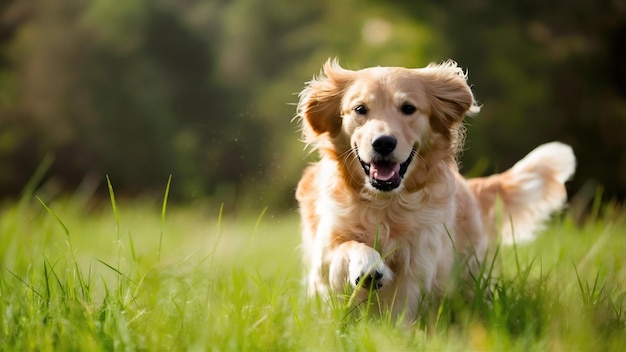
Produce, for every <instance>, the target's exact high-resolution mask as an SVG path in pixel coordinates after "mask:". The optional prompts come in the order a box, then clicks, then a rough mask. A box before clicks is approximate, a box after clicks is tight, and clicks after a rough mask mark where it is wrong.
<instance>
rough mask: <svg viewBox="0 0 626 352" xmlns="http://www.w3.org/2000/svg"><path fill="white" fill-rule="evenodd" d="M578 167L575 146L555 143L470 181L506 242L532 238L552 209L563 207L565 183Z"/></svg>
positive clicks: (486, 214)
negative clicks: (493, 172)
mask: <svg viewBox="0 0 626 352" xmlns="http://www.w3.org/2000/svg"><path fill="white" fill-rule="evenodd" d="M575 168H576V157H575V156H574V152H573V151H572V148H571V147H570V146H568V145H565V144H563V143H559V142H552V143H547V144H543V145H541V146H539V147H537V148H536V149H535V150H533V151H532V152H530V153H529V154H528V155H527V156H526V157H524V158H523V159H522V160H520V161H518V162H517V163H516V164H515V165H514V166H513V167H512V168H510V169H509V170H507V171H505V172H503V173H501V174H496V175H492V176H489V177H480V178H474V179H471V180H469V184H470V187H471V189H472V191H473V192H474V194H475V195H476V198H477V199H478V202H479V204H480V207H481V211H482V217H483V222H484V223H485V225H486V228H487V230H488V231H490V232H491V233H492V234H494V235H496V234H498V233H500V234H501V235H502V242H503V243H512V242H513V241H515V242H518V243H519V242H523V241H529V240H532V239H533V238H534V236H535V234H536V232H538V231H539V230H541V229H542V227H543V223H544V222H545V221H546V220H547V219H548V218H549V217H550V215H551V214H552V212H554V211H556V210H559V209H561V208H562V207H563V205H564V203H565V201H566V199H567V192H566V190H565V185H564V183H565V181H567V180H568V179H569V178H570V177H572V175H573V174H574V169H575Z"/></svg>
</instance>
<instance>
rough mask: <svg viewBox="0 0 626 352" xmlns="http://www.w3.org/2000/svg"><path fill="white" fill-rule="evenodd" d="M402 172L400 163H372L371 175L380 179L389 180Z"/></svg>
mask: <svg viewBox="0 0 626 352" xmlns="http://www.w3.org/2000/svg"><path fill="white" fill-rule="evenodd" d="M399 173H400V164H398V163H396V164H391V163H372V164H371V165H370V177H371V178H373V179H376V180H380V181H389V180H390V179H391V178H393V176H394V175H397V174H399Z"/></svg>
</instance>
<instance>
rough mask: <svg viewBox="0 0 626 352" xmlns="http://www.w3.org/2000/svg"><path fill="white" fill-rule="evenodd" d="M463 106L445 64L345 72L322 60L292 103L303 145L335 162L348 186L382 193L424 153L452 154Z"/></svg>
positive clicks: (468, 102)
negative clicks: (320, 70)
mask: <svg viewBox="0 0 626 352" xmlns="http://www.w3.org/2000/svg"><path fill="white" fill-rule="evenodd" d="M470 109H474V110H477V107H475V105H474V99H473V96H472V93H471V90H470V89H469V87H468V86H467V83H466V82H465V76H464V74H463V72H462V71H461V70H460V69H459V68H458V67H457V66H456V64H453V63H446V64H443V65H438V66H429V67H426V68H423V69H406V68H399V67H373V68H367V69H363V70H360V71H350V70H345V69H343V68H341V67H339V65H338V64H337V63H336V62H330V61H329V62H327V63H326V65H325V66H324V75H323V76H322V77H320V78H318V79H314V80H313V81H311V82H309V84H308V86H307V88H305V90H304V91H303V92H302V93H301V99H300V103H299V105H298V111H299V114H300V116H301V117H302V121H303V132H304V137H305V140H306V141H307V142H308V143H311V144H313V145H314V146H315V147H317V148H318V149H320V151H321V152H322V153H323V154H325V155H328V156H330V157H332V158H336V159H341V160H343V163H344V164H345V165H344V166H345V167H346V170H348V172H347V173H346V174H347V175H349V177H350V178H351V180H350V181H351V183H353V184H354V183H357V184H358V183H360V184H361V186H365V187H368V188H370V189H373V190H376V191H382V192H390V191H394V190H396V189H398V188H399V187H400V186H401V185H402V184H403V180H404V178H405V176H406V175H407V173H410V170H412V169H415V167H416V164H418V163H420V162H423V161H424V158H423V155H424V153H426V152H428V151H429V150H430V149H432V148H440V149H441V148H444V149H445V148H449V149H454V148H453V147H452V146H453V145H455V144H456V143H458V142H459V141H458V128H459V126H460V122H461V120H462V118H463V116H464V115H465V114H466V113H467V112H468V111H470ZM355 165H356V166H355Z"/></svg>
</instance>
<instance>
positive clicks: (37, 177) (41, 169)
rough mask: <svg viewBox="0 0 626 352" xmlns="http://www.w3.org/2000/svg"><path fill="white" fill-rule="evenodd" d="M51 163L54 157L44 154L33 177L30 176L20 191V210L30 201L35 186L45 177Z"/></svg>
mask: <svg viewBox="0 0 626 352" xmlns="http://www.w3.org/2000/svg"><path fill="white" fill-rule="evenodd" d="M53 162H54V156H53V155H52V154H46V156H44V158H43V160H42V161H41V163H40V164H39V166H37V169H35V172H34V173H33V176H31V178H30V179H29V180H28V182H26V185H25V186H24V188H23V189H22V194H21V197H20V201H19V206H20V208H22V207H23V206H24V205H25V204H26V203H27V202H28V201H29V200H30V199H31V197H32V196H33V194H35V190H36V189H37V186H38V185H39V184H40V183H41V181H42V180H43V178H44V176H45V175H46V172H48V169H50V166H52V163H53Z"/></svg>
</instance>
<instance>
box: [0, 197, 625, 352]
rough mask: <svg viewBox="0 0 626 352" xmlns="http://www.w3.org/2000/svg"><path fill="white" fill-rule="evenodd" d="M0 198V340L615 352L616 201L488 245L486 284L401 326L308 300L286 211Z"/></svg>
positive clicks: (49, 345) (619, 304) (55, 346)
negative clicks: (534, 234) (521, 239)
mask: <svg viewBox="0 0 626 352" xmlns="http://www.w3.org/2000/svg"><path fill="white" fill-rule="evenodd" d="M168 187H169V185H168ZM27 194H28V193H27ZM0 209H1V210H0V212H1V213H0V263H1V268H0V312H1V313H0V342H1V343H0V350H7V351H16V350H20V351H30V350H37V351H66V350H81V351H87V350H88V351H93V350H124V351H126V350H128V351H134V350H235V351H240V350H294V351H305V350H314V351H318V350H341V351H361V350H366V351H389V350H459V351H466V350H507V351H509V350H519V351H529V350H541V351H544V350H614V351H623V350H626V302H625V299H626V294H625V292H626V291H625V283H626V268H625V267H624V265H625V263H626V261H625V260H624V258H625V256H624V254H625V253H626V224H625V222H624V219H625V217H624V214H623V213H621V212H619V211H617V210H614V209H615V208H614V207H613V208H609V209H606V210H605V211H604V212H603V213H604V214H605V215H602V216H598V215H597V214H595V215H594V216H592V217H591V219H590V220H589V221H588V222H586V223H585V224H583V225H575V224H574V223H573V221H572V220H571V218H570V217H568V216H564V217H562V218H559V219H557V220H555V221H554V222H553V223H552V224H551V225H550V227H549V228H548V229H547V230H546V231H545V232H544V233H543V234H542V235H541V236H540V237H539V238H538V239H537V240H536V241H535V242H533V243H531V244H528V245H523V246H521V245H520V246H517V247H503V248H500V251H499V253H498V256H497V257H496V260H495V261H494V263H493V267H491V265H488V266H486V267H485V272H486V273H490V274H487V275H486V279H481V280H477V281H478V282H477V283H476V286H477V287H478V290H479V291H484V294H477V295H476V297H475V298H474V299H469V300H468V299H464V298H462V297H461V295H460V294H451V295H450V296H449V297H446V298H445V299H444V300H442V301H441V302H438V303H436V304H433V305H432V306H431V307H430V308H429V309H426V310H425V311H424V314H423V315H422V317H421V318H420V319H419V321H418V322H417V324H416V325H415V326H412V327H407V326H396V325H395V324H394V323H393V322H391V321H390V320H389V319H388V318H387V316H386V315H385V314H384V312H383V314H382V317H375V316H371V315H369V314H368V312H369V307H368V306H367V304H362V305H360V306H359V307H357V309H351V308H349V307H343V306H341V304H339V303H334V304H325V303H322V302H320V301H319V300H317V299H309V298H307V297H306V295H305V290H304V287H303V286H302V282H303V280H302V277H303V269H302V266H301V263H300V257H299V252H298V248H297V247H298V245H299V242H300V235H299V230H298V218H297V215H296V214H290V215H281V216H275V215H271V214H272V211H271V210H268V211H266V210H265V209H260V210H259V211H258V213H257V214H252V215H229V214H223V211H222V209H221V208H220V207H219V206H213V207H212V206H209V205H207V204H196V205H188V206H175V205H173V204H167V199H165V200H164V199H156V200H155V199H147V198H143V199H116V197H115V195H114V193H113V192H112V189H111V199H110V202H108V203H104V204H101V205H99V206H87V203H85V202H84V201H83V200H81V199H80V198H79V197H75V198H71V197H69V198H63V199H55V200H46V199H42V200H38V199H37V198H35V197H33V196H28V195H27V196H24V198H23V199H22V200H21V201H20V202H16V203H8V204H4V205H3V206H2V207H0ZM598 213H599V212H598Z"/></svg>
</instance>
